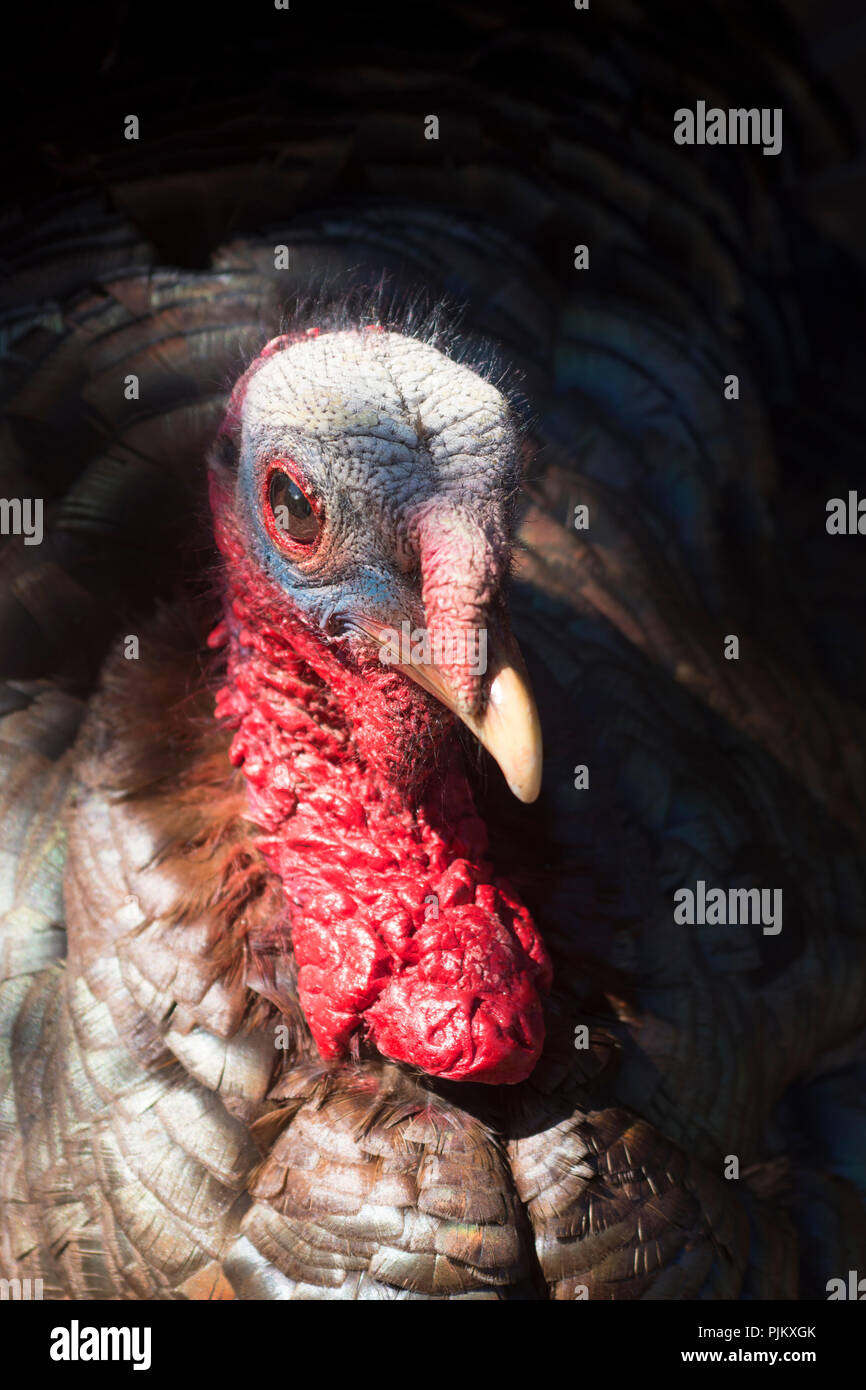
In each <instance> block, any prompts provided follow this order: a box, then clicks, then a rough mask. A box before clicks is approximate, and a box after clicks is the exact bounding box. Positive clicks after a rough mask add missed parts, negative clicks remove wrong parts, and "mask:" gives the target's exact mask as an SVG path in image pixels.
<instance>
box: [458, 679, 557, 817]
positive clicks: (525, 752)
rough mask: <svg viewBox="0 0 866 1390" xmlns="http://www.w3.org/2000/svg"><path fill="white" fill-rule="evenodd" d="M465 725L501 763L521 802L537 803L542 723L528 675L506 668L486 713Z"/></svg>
mask: <svg viewBox="0 0 866 1390" xmlns="http://www.w3.org/2000/svg"><path fill="white" fill-rule="evenodd" d="M521 665H522V663H521ZM463 722H464V723H465V724H466V725H467V726H468V727H469V728H470V729H471V730H472V732H473V733H474V735H475V737H476V738H477V739H478V742H479V743H480V744H482V746H483V747H484V748H486V749H487V751H488V753H489V754H490V756H491V757H492V758H493V759H494V761H495V762H496V763H498V765H499V767H500V769H501V771H502V775H503V776H504V778H505V780H506V782H507V783H508V786H509V788H510V790H511V791H512V792H513V793H514V795H515V796H516V797H517V799H518V801H523V802H526V803H527V804H528V803H530V802H533V801H535V800H537V798H538V794H539V792H540V791H541V769H542V750H541V724H540V721H539V718H538V710H537V709H536V706H535V700H534V698H533V695H532V690H531V688H530V685H529V680H528V678H527V676H526V675H525V673H524V672H523V671H520V670H518V669H517V668H516V667H515V666H511V665H507V666H502V667H501V668H500V670H498V671H497V672H496V675H495V676H494V677H493V680H492V681H491V683H490V690H489V693H488V697H487V706H486V708H485V710H484V713H483V714H482V715H481V716H480V717H478V716H469V717H468V718H467V717H465V716H464V717H463Z"/></svg>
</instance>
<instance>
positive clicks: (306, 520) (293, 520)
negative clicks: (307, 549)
mask: <svg viewBox="0 0 866 1390" xmlns="http://www.w3.org/2000/svg"><path fill="white" fill-rule="evenodd" d="M268 501H269V503H270V507H271V512H272V513H273V517H274V523H275V525H276V528H277V530H278V531H279V532H280V533H281V534H282V535H284V536H288V537H289V539H290V540H293V541H297V542H298V543H299V544H300V545H310V544H311V543H312V542H313V541H314V540H315V539H316V537H317V536H318V534H319V518H318V517H317V516H316V513H315V512H314V511H313V508H312V506H311V505H310V503H309V502H308V501H307V499H306V497H305V496H304V494H303V493H302V492H301V489H300V488H299V487H298V485H297V483H296V482H294V481H293V480H292V479H291V478H290V477H289V475H288V474H287V473H281V472H280V471H279V469H277V470H276V471H275V472H274V473H272V474H271V480H270V483H269V484H268Z"/></svg>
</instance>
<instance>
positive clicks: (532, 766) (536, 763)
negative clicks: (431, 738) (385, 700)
mask: <svg viewBox="0 0 866 1390" xmlns="http://www.w3.org/2000/svg"><path fill="white" fill-rule="evenodd" d="M355 622H356V624H357V626H359V627H360V628H361V629H362V630H363V631H364V632H365V633H366V634H367V636H368V637H372V638H373V639H374V641H376V642H377V643H378V644H379V645H380V646H381V647H384V646H385V644H386V643H387V642H388V641H389V640H391V639H392V636H393V633H394V631H395V629H394V628H388V627H384V626H383V625H381V624H379V623H375V622H371V621H370V620H369V619H365V618H357V617H356V618H355ZM407 627H409V624H408V623H404V628H407ZM402 655H404V652H401V656H402ZM393 665H395V666H396V667H397V669H399V670H401V671H403V672H404V674H405V675H407V676H409V677H410V678H411V679H412V680H413V681H415V682H416V684H417V685H420V686H421V687H422V689H424V690H426V691H427V692H428V693H429V694H430V695H433V696H435V698H436V699H437V700H439V702H440V703H441V704H443V705H445V706H446V708H447V709H450V710H453V712H454V713H455V714H456V715H457V717H458V719H460V720H461V721H462V722H463V723H464V724H465V725H466V727H467V729H470V730H471V732H472V733H473V734H474V735H475V737H476V738H477V739H478V742H479V743H480V744H481V746H482V747H483V748H486V749H487V751H488V753H489V754H490V756H491V757H492V758H493V759H494V761H495V762H496V763H497V764H498V766H499V768H500V770H501V772H502V775H503V777H504V778H505V780H506V782H507V783H508V786H509V788H510V789H511V791H512V792H513V793H514V795H515V796H516V797H517V799H518V801H524V802H527V803H529V802H532V801H535V800H536V799H537V797H538V794H539V792H540V791H541V768H542V748H541V723H540V721H539V718H538V710H537V708H536V704H535V697H534V696H533V693H532V686H531V684H530V681H529V674H528V672H527V670H526V666H525V664H524V661H523V657H522V655H521V652H520V648H519V647H518V645H517V642H516V641H515V639H514V636H513V634H512V632H511V629H510V627H509V626H508V624H507V622H506V621H505V620H504V619H499V620H498V621H497V624H496V627H495V628H492V629H489V630H488V645H487V671H486V673H485V675H484V676H483V677H480V678H479V684H480V682H481V681H482V680H483V683H484V687H485V689H486V700H484V701H483V703H482V702H479V708H473V709H470V708H468V707H467V703H466V700H465V697H462V696H461V695H460V694H459V693H458V692H457V690H456V689H455V687H454V684H453V683H452V682H451V681H450V680H449V679H448V677H447V676H446V675H445V673H444V672H443V671H442V670H441V669H440V667H439V666H435V665H430V664H425V663H424V662H421V661H415V660H414V659H412V660H409V661H406V660H400V661H395V662H393Z"/></svg>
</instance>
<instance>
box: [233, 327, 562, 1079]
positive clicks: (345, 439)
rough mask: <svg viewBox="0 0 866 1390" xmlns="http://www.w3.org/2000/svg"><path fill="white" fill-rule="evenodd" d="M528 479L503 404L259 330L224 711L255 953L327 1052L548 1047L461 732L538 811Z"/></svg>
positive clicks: (520, 932)
mask: <svg viewBox="0 0 866 1390" xmlns="http://www.w3.org/2000/svg"><path fill="white" fill-rule="evenodd" d="M519 471H520V470H519V458H518V449H517V436H516V432H515V429H514V427H513V425H512V423H511V420H510V416H509V409H508V404H507V402H506V400H505V398H504V396H503V395H502V394H501V393H500V392H499V390H497V389H496V388H495V387H494V386H493V385H492V384H490V383H489V382H488V381H486V380H485V379H484V378H483V377H482V376H481V375H479V374H477V373H476V372H475V371H473V370H471V369H470V368H469V367H467V366H464V365H462V364H460V363H458V362H456V361H454V360H452V359H450V358H449V357H447V356H445V355H443V354H442V353H441V352H440V351H439V350H438V349H436V348H434V347H432V346H431V345H429V344H428V343H426V342H424V341H422V340H420V339H418V338H413V337H409V336H405V335H403V334H402V333H399V332H390V331H385V330H383V329H381V328H378V327H373V328H360V329H357V330H341V331H335V332H321V333H320V332H318V331H316V330H312V331H309V332H307V333H306V334H304V333H301V334H298V335H297V336H292V335H287V336H283V337H280V338H277V339H274V340H273V341H272V342H271V343H269V344H268V346H267V347H266V348H265V349H264V350H263V352H262V353H261V354H260V355H259V357H258V358H257V359H256V361H255V362H254V363H253V365H252V366H251V367H250V368H249V370H248V371H247V372H246V373H245V374H244V375H243V377H242V378H241V380H240V381H239V382H238V384H237V386H236V388H235V390H234V392H233V394H232V398H231V401H230V404H229V408H228V411H227V414H226V417H225V420H224V422H223V425H222V428H221V431H220V433H219V436H218V438H217V441H216V444H215V447H214V449H213V451H212V455H211V459H210V477H211V505H212V510H213V515H214V526H215V535H216V541H217V545H218V547H219V550H220V552H221V555H222V557H223V561H224V571H223V576H222V587H223V594H224V614H225V616H224V621H223V622H222V623H221V624H220V626H219V627H218V628H217V630H216V632H215V633H214V634H213V636H212V638H211V642H212V644H213V645H215V646H219V645H225V646H226V648H227V678H226V682H225V684H224V686H223V687H222V688H221V690H220V692H219V696H218V700H217V714H218V716H219V717H221V718H223V719H225V720H226V721H227V722H228V723H229V725H230V727H232V728H233V729H234V730H235V733H234V738H233V742H232V747H231V757H232V761H233V762H234V763H235V764H236V765H237V766H240V767H241V768H242V769H243V773H244V775H245V778H246V783H247V787H248V799H249V814H250V818H251V820H252V821H253V822H254V823H255V824H256V825H258V826H259V827H260V829H261V837H260V839H259V840H258V844H259V847H260V849H261V850H262V852H263V854H264V857H265V859H266V860H267V863H268V865H269V866H270V868H271V869H272V870H273V871H274V872H275V873H276V874H277V875H278V876H279V878H280V880H281V882H282V885H283V889H284V897H285V902H286V914H285V917H284V918H283V919H281V920H280V921H277V922H274V923H272V924H270V925H269V927H268V929H267V932H266V933H264V934H262V933H259V934H258V935H256V936H254V937H253V939H251V941H250V942H249V947H250V950H251V953H252V958H253V959H254V960H256V961H257V962H258V963H259V966H261V963H262V962H263V961H266V960H267V959H268V958H271V959H273V957H274V956H275V955H280V954H282V953H288V952H292V953H293V955H294V960H295V965H296V968H297V982H298V995H299V998H300V1002H301V1005H302V1008H303V1010H304V1013H305V1016H306V1018H307V1021H308V1023H309V1026H310V1029H311V1031H312V1034H313V1037H314V1039H315V1041H316V1044H317V1046H318V1048H319V1051H320V1052H321V1054H322V1056H323V1057H325V1058H339V1057H341V1056H344V1055H345V1054H346V1053H347V1052H349V1051H350V1050H354V1051H355V1052H356V1053H357V1051H358V1049H359V1048H360V1047H361V1046H367V1045H372V1046H374V1047H375V1048H376V1049H377V1050H378V1052H379V1053H381V1054H383V1055H384V1056H386V1057H389V1058H391V1059H393V1060H395V1061H399V1062H403V1063H407V1064H410V1065H412V1066H415V1067H418V1068H421V1069H422V1070H423V1071H425V1072H428V1073H431V1074H433V1075H436V1076H438V1077H442V1078H443V1079H447V1080H465V1079H471V1080H473V1081H481V1082H488V1083H493V1084H500V1083H513V1082H518V1081H521V1080H523V1079H524V1078H525V1077H526V1076H527V1075H528V1074H529V1073H530V1072H531V1070H532V1068H533V1066H534V1064H535V1062H536V1061H537V1059H538V1057H539V1054H540V1052H541V1048H542V1044H543V1040H544V1024H543V1016H542V1006H541V1001H540V997H539V995H540V992H541V993H543V992H544V991H546V990H547V988H549V984H550V966H549V962H548V958H547V954H546V952H545V949H544V946H543V944H542V942H541V940H540V938H539V935H538V933H537V931H536V929H535V927H534V925H533V922H532V920H531V918H530V916H529V913H528V911H527V909H526V908H525V907H524V906H523V905H522V904H521V903H520V902H519V901H518V899H517V897H516V896H515V894H514V892H513V890H512V889H511V888H510V887H509V885H508V884H507V882H505V881H504V880H503V879H502V878H500V877H498V876H497V875H496V874H495V872H494V870H493V868H492V866H491V864H489V863H488V862H487V861H486V860H485V852H486V835H485V831H484V826H483V823H482V821H481V819H480V818H479V816H478V814H477V812H476V811H475V808H474V805H473V801H472V796H471V792H470V789H469V785H468V782H467V779H466V774H465V770H464V766H463V755H462V753H461V750H460V747H459V742H458V740H457V738H456V728H455V717H456V718H457V719H460V720H462V721H463V723H464V724H466V725H468V727H469V728H470V729H471V730H472V732H473V733H474V734H475V736H476V737H477V738H478V739H479V741H480V742H481V743H482V744H483V745H484V746H485V747H486V748H487V749H488V750H489V751H490V753H491V754H492V755H493V757H494V758H495V759H496V761H497V762H498V763H499V766H500V767H501V769H502V771H503V773H504V775H505V778H506V780H507V782H508V784H509V786H510V787H511V789H512V791H513V792H514V793H515V794H516V795H517V796H518V797H519V798H520V799H521V800H524V801H532V800H534V798H535V797H536V796H537V794H538V790H539V779H540V765H541V743H540V734H539V728H538V718H537V714H536V710H535V705H534V702H533V699H532V695H531V692H530V689H529V683H528V679H527V677H526V674H525V669H524V667H523V664H522V662H521V660H520V656H519V653H518V651H517V648H516V645H515V643H514V641H513V638H512V637H511V636H510V632H509V627H508V622H507V618H506V615H505V608H504V599H503V586H504V583H505V581H506V580H507V576H508V571H509V563H510V553H511V535H512V519H513V510H514V499H515V495H516V491H517V487H518V483H519Z"/></svg>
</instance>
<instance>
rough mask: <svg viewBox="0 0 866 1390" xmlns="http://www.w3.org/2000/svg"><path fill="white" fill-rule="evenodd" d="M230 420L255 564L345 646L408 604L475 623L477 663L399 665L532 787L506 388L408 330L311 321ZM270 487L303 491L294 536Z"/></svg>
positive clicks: (413, 614)
mask: <svg viewBox="0 0 866 1390" xmlns="http://www.w3.org/2000/svg"><path fill="white" fill-rule="evenodd" d="M239 423H240V430H239V438H238V441H237V444H238V462H237V475H236V478H237V481H236V491H235V508H236V511H237V516H238V520H239V522H240V525H241V529H242V534H243V535H244V536H246V537H247V538H248V544H249V546H250V549H251V551H252V553H253V554H254V555H255V557H256V560H257V562H258V564H259V566H260V567H261V569H262V570H263V571H264V572H265V573H267V574H268V576H269V577H270V578H271V579H272V580H273V581H274V582H275V583H276V584H277V585H278V586H279V588H280V589H281V590H282V591H283V593H284V594H285V595H286V599H287V602H289V603H290V604H291V606H292V608H293V609H294V611H295V612H296V613H297V614H298V616H300V617H302V618H303V619H304V621H305V622H306V623H307V624H309V625H310V626H311V627H313V628H315V629H316V630H317V631H318V632H319V633H320V634H321V637H322V640H323V641H325V642H328V643H340V644H341V646H342V647H343V648H344V649H345V650H346V655H347V658H348V659H349V660H351V659H352V657H353V656H356V657H369V655H370V653H371V651H372V652H377V651H379V649H380V648H381V646H382V644H383V643H384V641H385V640H386V639H385V634H386V633H389V632H393V630H394V629H395V628H397V629H399V627H400V624H401V623H402V622H403V621H404V620H406V619H408V620H409V622H410V624H411V626H412V627H413V628H414V629H417V628H423V629H427V628H429V629H433V630H435V631H436V632H437V633H439V632H440V630H442V631H444V630H445V629H446V628H447V629H448V631H449V633H452V634H453V633H455V632H456V633H461V632H465V633H472V632H475V631H477V630H481V629H483V630H484V632H485V635H486V645H487V650H488V669H487V671H486V672H485V673H483V674H477V673H476V674H471V673H469V671H468V669H467V667H466V663H465V662H462V663H461V661H460V660H457V661H456V662H452V663H450V664H448V663H444V664H443V663H439V664H438V665H430V664H426V663H422V662H419V661H412V662H410V663H407V664H405V665H404V666H403V667H402V669H404V670H405V673H406V675H407V676H410V677H411V678H412V679H414V680H415V681H417V683H418V684H419V685H421V686H423V687H424V688H425V689H426V690H427V691H428V692H429V693H431V694H433V695H435V697H436V698H437V699H439V700H440V701H441V702H442V703H443V704H445V705H446V706H448V707H449V708H450V709H452V710H454V711H455V713H457V714H458V716H459V717H460V718H461V719H462V720H463V721H464V723H466V724H467V725H468V726H469V727H470V728H471V729H472V730H473V732H474V733H475V734H476V736H477V737H478V738H479V740H480V741H481V742H482V743H483V744H484V746H485V747H487V748H488V749H489V751H490V752H491V753H492V754H493V756H494V757H495V758H496V760H497V762H499V764H500V766H501V767H502V769H503V772H504V773H505V776H506V778H507V780H508V782H509V785H510V786H511V788H512V790H513V791H514V792H515V794H516V795H518V796H519V797H520V798H521V799H522V800H534V799H535V796H537V794H538V787H539V784H540V762H541V757H540V754H541V745H540V734H539V731H538V720H537V714H536V712H535V706H534V702H533V700H532V696H531V692H530V690H529V687H528V682H527V679H526V675H525V670H524V668H523V665H522V662H521V661H520V657H519V653H518V652H517V651H516V647H515V645H514V641H513V638H512V637H511V635H510V632H509V630H508V624H507V619H506V618H505V614H504V609H503V606H502V600H501V590H502V587H503V583H504V581H505V579H506V577H507V574H508V570H509V564H510V556H511V542H512V527H513V513H514V500H515V497H516V493H517V489H518V486H519V481H520V462H519V451H518V439H517V434H516V431H515V429H514V426H513V424H512V421H511V418H510V413H509V408H508V403H507V401H506V399H505V397H504V396H503V395H502V393H501V392H500V391H499V390H497V388H496V387H495V386H493V385H492V384H491V383H490V382H488V381H486V380H485V379H484V378H483V377H482V376H480V375H479V374H478V373H476V372H474V371H473V370H471V368H469V367H467V366H464V365H462V364H460V363H458V362H455V361H453V360H452V359H451V358H449V357H447V356H445V355H444V354H443V353H441V352H440V351H439V350H438V349H436V348H434V347H432V346H430V345H429V344H427V343H425V342H423V341H422V340H420V339H417V338H413V337H410V336H407V335H404V334H401V333H398V332H388V331H384V330H379V329H374V330H370V329H359V330H343V331H337V332H332V333H328V332H324V333H321V334H318V335H315V336H312V335H310V336H306V337H301V338H299V339H297V340H295V341H291V342H289V343H287V345H286V346H284V347H283V348H282V350H279V351H274V352H272V353H271V354H270V355H269V356H268V357H267V360H265V361H263V362H261V363H260V365H258V367H257V369H256V370H255V371H254V372H253V373H252V374H251V375H250V377H249V380H248V382H247V384H246V389H245V392H244V395H243V400H242V404H241V410H240V422H239ZM275 471H276V473H277V475H278V476H277V481H276V483H275V482H274V473H275ZM287 479H288V482H287V481H286V480H287ZM274 489H276V492H275V491H274ZM281 489H282V491H281ZM286 489H289V491H288V492H287V491H286ZM275 496H276V498H277V500H280V499H281V498H282V497H286V496H290V497H292V498H294V499H295V501H296V502H297V503H298V506H299V509H301V510H303V509H304V508H306V507H307V505H308V504H309V507H310V508H312V513H309V512H308V513H307V517H306V522H305V523H304V524H303V525H302V527H301V531H302V532H303V534H304V538H303V539H302V540H301V541H298V540H297V539H295V538H294V536H293V534H292V524H293V523H291V521H290V524H289V527H288V530H286V528H285V527H284V526H278V527H275V525H274V515H273V513H274V508H273V506H272V505H271V503H272V502H273V500H274V498H275Z"/></svg>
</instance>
